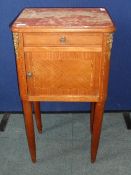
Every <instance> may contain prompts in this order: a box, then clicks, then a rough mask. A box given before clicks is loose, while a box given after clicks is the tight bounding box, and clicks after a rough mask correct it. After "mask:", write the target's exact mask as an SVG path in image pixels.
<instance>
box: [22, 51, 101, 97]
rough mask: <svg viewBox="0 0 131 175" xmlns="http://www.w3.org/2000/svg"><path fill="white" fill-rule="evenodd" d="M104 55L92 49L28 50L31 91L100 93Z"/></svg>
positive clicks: (35, 93)
mask: <svg viewBox="0 0 131 175" xmlns="http://www.w3.org/2000/svg"><path fill="white" fill-rule="evenodd" d="M100 58H101V53H88V52H87V53H86V52H80V53H77V52H51V51H50V52H44V53H40V52H32V53H31V52H27V53H25V62H26V73H27V84H28V95H29V96H45V97H46V96H49V97H51V96H57V97H58V96H70V97H71V96H76V97H81V96H93V95H94V96H97V95H98V94H99V73H100V61H101V59H100ZM46 100H48V99H46Z"/></svg>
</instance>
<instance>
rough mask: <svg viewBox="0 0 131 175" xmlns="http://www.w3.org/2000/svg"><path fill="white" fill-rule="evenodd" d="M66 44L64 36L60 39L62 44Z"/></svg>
mask: <svg viewBox="0 0 131 175" xmlns="http://www.w3.org/2000/svg"><path fill="white" fill-rule="evenodd" d="M65 42H66V37H65V36H62V37H61V38H60V43H62V44H64V43H65Z"/></svg>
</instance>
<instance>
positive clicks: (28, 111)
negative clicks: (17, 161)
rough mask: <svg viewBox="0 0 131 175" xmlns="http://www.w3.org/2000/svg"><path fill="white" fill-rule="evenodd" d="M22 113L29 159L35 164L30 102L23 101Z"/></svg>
mask: <svg viewBox="0 0 131 175" xmlns="http://www.w3.org/2000/svg"><path fill="white" fill-rule="evenodd" d="M23 111H24V119H25V128H26V135H27V141H28V146H29V151H30V155H31V159H32V162H36V145H35V133H34V124H33V117H32V105H31V103H30V102H28V101H23Z"/></svg>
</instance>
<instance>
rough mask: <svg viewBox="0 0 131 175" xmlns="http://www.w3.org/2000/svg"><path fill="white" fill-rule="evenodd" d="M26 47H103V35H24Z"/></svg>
mask: <svg viewBox="0 0 131 175" xmlns="http://www.w3.org/2000/svg"><path fill="white" fill-rule="evenodd" d="M23 35H24V46H25V47H28V46H29V47H31V46H39V47H45V46H71V45H72V46H83V45H102V34H101V33H99V34H97V33H96V34H95V33H90V34H89V33H24V34H23Z"/></svg>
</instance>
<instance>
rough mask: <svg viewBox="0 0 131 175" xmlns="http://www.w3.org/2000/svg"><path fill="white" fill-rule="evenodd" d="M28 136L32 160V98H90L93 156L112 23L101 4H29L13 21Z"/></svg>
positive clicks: (105, 86)
mask: <svg viewBox="0 0 131 175" xmlns="http://www.w3.org/2000/svg"><path fill="white" fill-rule="evenodd" d="M12 31H13V33H14V34H13V36H14V46H15V50H16V58H17V59H16V64H17V73H18V81H19V89H20V96H21V99H22V100H23V110H24V114H25V126H26V133H27V140H28V145H29V150H30V154H31V158H32V161H33V162H35V161H36V148H35V136H34V128H33V119H32V108H31V103H32V102H33V104H34V111H35V118H36V124H37V128H38V131H39V132H40V133H41V132H42V122H41V116H40V105H39V102H40V101H62V102H63V101H64V102H91V115H90V130H91V161H92V162H94V161H95V160H96V155H97V150H98V145H99V139H100V132H101V126H102V119H103V112H104V104H105V101H106V98H107V93H108V79H109V69H110V54H111V46H112V41H113V36H112V32H114V31H115V26H114V24H113V22H112V20H111V18H110V16H109V15H108V13H107V11H106V9H104V8H73V9H72V8H29V9H24V10H23V11H22V13H21V14H20V15H19V16H18V18H17V19H16V21H15V22H14V23H13V25H12Z"/></svg>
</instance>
